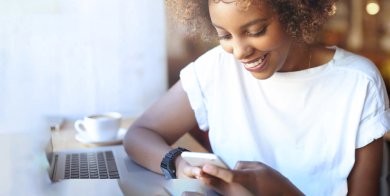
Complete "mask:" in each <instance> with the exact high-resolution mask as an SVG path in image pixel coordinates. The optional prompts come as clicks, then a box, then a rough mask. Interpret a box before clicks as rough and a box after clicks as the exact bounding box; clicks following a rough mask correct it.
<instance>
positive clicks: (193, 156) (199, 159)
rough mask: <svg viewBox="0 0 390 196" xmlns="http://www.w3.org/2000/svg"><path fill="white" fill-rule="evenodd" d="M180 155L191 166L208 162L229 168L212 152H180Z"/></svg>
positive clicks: (199, 165)
mask: <svg viewBox="0 0 390 196" xmlns="http://www.w3.org/2000/svg"><path fill="white" fill-rule="evenodd" d="M181 157H182V158H183V159H184V160H185V161H187V163H188V164H190V165H191V166H195V167H201V166H203V165H205V164H206V163H208V164H211V165H215V166H218V167H221V168H225V169H229V166H228V165H227V164H226V163H225V162H224V161H223V160H222V159H221V158H220V157H218V156H217V155H215V154H212V153H204V152H182V153H181Z"/></svg>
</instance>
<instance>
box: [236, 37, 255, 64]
mask: <svg viewBox="0 0 390 196" xmlns="http://www.w3.org/2000/svg"><path fill="white" fill-rule="evenodd" d="M252 53H253V48H252V47H251V46H250V45H249V44H247V43H245V42H242V41H237V42H236V43H234V45H233V55H234V56H235V57H236V58H237V59H238V60H240V59H245V58H247V57H248V56H250V55H251V54H252Z"/></svg>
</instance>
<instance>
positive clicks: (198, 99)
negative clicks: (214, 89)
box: [180, 63, 209, 131]
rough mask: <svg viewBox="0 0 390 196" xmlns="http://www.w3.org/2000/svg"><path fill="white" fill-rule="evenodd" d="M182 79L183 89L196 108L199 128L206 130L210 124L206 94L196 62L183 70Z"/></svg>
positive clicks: (192, 105)
mask: <svg viewBox="0 0 390 196" xmlns="http://www.w3.org/2000/svg"><path fill="white" fill-rule="evenodd" d="M180 79H181V83H182V86H183V89H184V91H186V93H187V96H188V98H189V101H190V104H191V107H192V109H193V110H194V113H195V118H196V121H197V122H198V126H199V128H200V129H202V130H205V131H206V130H208V129H209V124H208V119H207V108H206V104H205V96H204V93H203V91H202V88H201V84H200V81H199V77H198V73H197V72H196V67H195V63H191V64H189V65H187V66H186V67H185V68H184V69H182V70H181V72H180Z"/></svg>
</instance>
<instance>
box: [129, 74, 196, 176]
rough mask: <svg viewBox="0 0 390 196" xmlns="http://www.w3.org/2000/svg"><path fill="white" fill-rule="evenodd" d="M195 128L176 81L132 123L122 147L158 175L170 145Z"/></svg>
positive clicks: (188, 106) (184, 97)
mask: <svg viewBox="0 0 390 196" xmlns="http://www.w3.org/2000/svg"><path fill="white" fill-rule="evenodd" d="M195 125H196V120H195V116H194V112H193V110H192V109H191V106H190V103H189V100H188V97H187V94H186V92H185V91H184V89H183V88H182V85H181V82H180V81H179V82H177V83H176V84H175V85H174V86H173V87H172V88H171V89H170V90H169V91H168V92H167V93H166V94H165V95H164V96H163V97H162V98H161V99H160V100H159V101H157V102H156V103H155V104H153V105H152V106H151V107H150V108H149V109H148V110H147V111H146V112H145V113H143V114H142V115H141V116H140V117H139V118H138V119H137V120H136V121H135V122H134V123H133V124H132V126H131V127H130V128H129V130H128V132H127V134H126V136H125V138H124V141H123V143H124V147H125V150H126V152H127V153H128V154H129V155H130V156H131V158H132V159H133V160H134V161H136V162H137V163H139V164H140V165H142V166H144V167H146V168H148V169H150V170H152V171H154V172H157V173H161V170H160V162H161V160H162V159H163V157H164V156H165V154H166V153H168V152H169V151H170V150H171V149H172V148H171V147H170V145H171V144H173V143H174V142H175V141H176V140H178V139H179V138H180V137H181V136H182V135H183V134H185V133H186V132H187V131H189V130H191V129H192V128H193V127H194V126H195ZM179 159H180V158H178V160H179ZM178 160H176V163H177V164H178V162H180V161H178Z"/></svg>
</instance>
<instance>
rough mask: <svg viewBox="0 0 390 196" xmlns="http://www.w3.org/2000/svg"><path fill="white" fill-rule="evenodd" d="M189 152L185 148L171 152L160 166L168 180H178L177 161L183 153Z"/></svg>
mask: <svg viewBox="0 0 390 196" xmlns="http://www.w3.org/2000/svg"><path fill="white" fill-rule="evenodd" d="M184 151H188V150H187V149H185V148H181V147H179V148H175V149H173V150H171V151H169V152H168V153H167V154H166V155H165V156H164V158H163V160H162V161H161V164H160V168H161V171H162V172H163V174H164V176H165V178H166V179H174V178H176V166H175V159H176V157H177V156H179V155H180V154H181V153H182V152H184Z"/></svg>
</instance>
